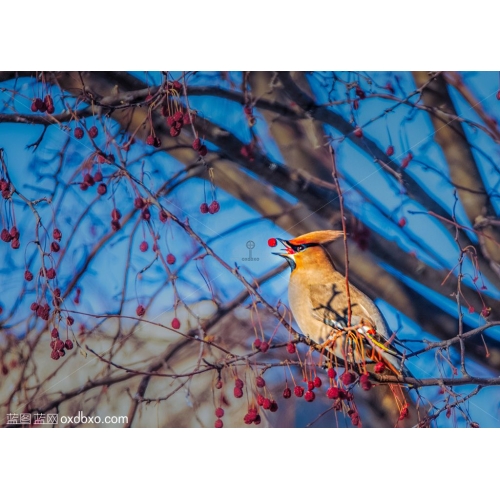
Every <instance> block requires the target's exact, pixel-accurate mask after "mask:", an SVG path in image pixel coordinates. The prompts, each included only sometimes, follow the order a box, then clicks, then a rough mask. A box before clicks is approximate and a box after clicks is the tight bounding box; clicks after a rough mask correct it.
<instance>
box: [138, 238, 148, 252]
mask: <svg viewBox="0 0 500 500" xmlns="http://www.w3.org/2000/svg"><path fill="white" fill-rule="evenodd" d="M148 248H149V245H148V242H147V241H143V242H142V243H141V244H140V245H139V250H140V251H141V252H147V251H148Z"/></svg>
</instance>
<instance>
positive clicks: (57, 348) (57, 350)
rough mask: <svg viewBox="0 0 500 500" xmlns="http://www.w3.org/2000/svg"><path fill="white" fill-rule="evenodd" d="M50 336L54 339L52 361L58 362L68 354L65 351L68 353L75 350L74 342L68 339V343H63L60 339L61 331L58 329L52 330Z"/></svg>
mask: <svg viewBox="0 0 500 500" xmlns="http://www.w3.org/2000/svg"><path fill="white" fill-rule="evenodd" d="M50 336H51V339H52V340H51V342H50V347H51V349H52V352H51V353H50V357H51V358H52V359H54V360H56V361H57V360H58V359H59V358H62V357H63V356H64V355H65V354H66V352H65V350H64V349H66V350H68V351H71V349H73V342H72V341H71V340H70V339H66V341H65V342H63V341H62V340H61V339H60V338H59V330H58V329H57V328H54V329H53V330H52V333H51V334H50Z"/></svg>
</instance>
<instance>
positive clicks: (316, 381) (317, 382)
mask: <svg viewBox="0 0 500 500" xmlns="http://www.w3.org/2000/svg"><path fill="white" fill-rule="evenodd" d="M321 383H322V382H321V379H320V378H319V377H315V378H314V387H321Z"/></svg>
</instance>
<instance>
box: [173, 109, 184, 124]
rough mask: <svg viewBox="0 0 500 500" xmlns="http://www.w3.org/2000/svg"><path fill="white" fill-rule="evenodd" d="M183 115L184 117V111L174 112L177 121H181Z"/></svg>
mask: <svg viewBox="0 0 500 500" xmlns="http://www.w3.org/2000/svg"><path fill="white" fill-rule="evenodd" d="M183 117H184V113H183V112H182V111H176V112H175V113H174V120H175V121H176V122H179V121H181V120H182V119H183Z"/></svg>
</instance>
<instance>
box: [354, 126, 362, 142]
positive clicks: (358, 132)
mask: <svg viewBox="0 0 500 500" xmlns="http://www.w3.org/2000/svg"><path fill="white" fill-rule="evenodd" d="M354 135H355V136H356V137H357V138H358V139H361V137H363V131H362V130H361V128H360V127H356V128H355V129H354Z"/></svg>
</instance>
